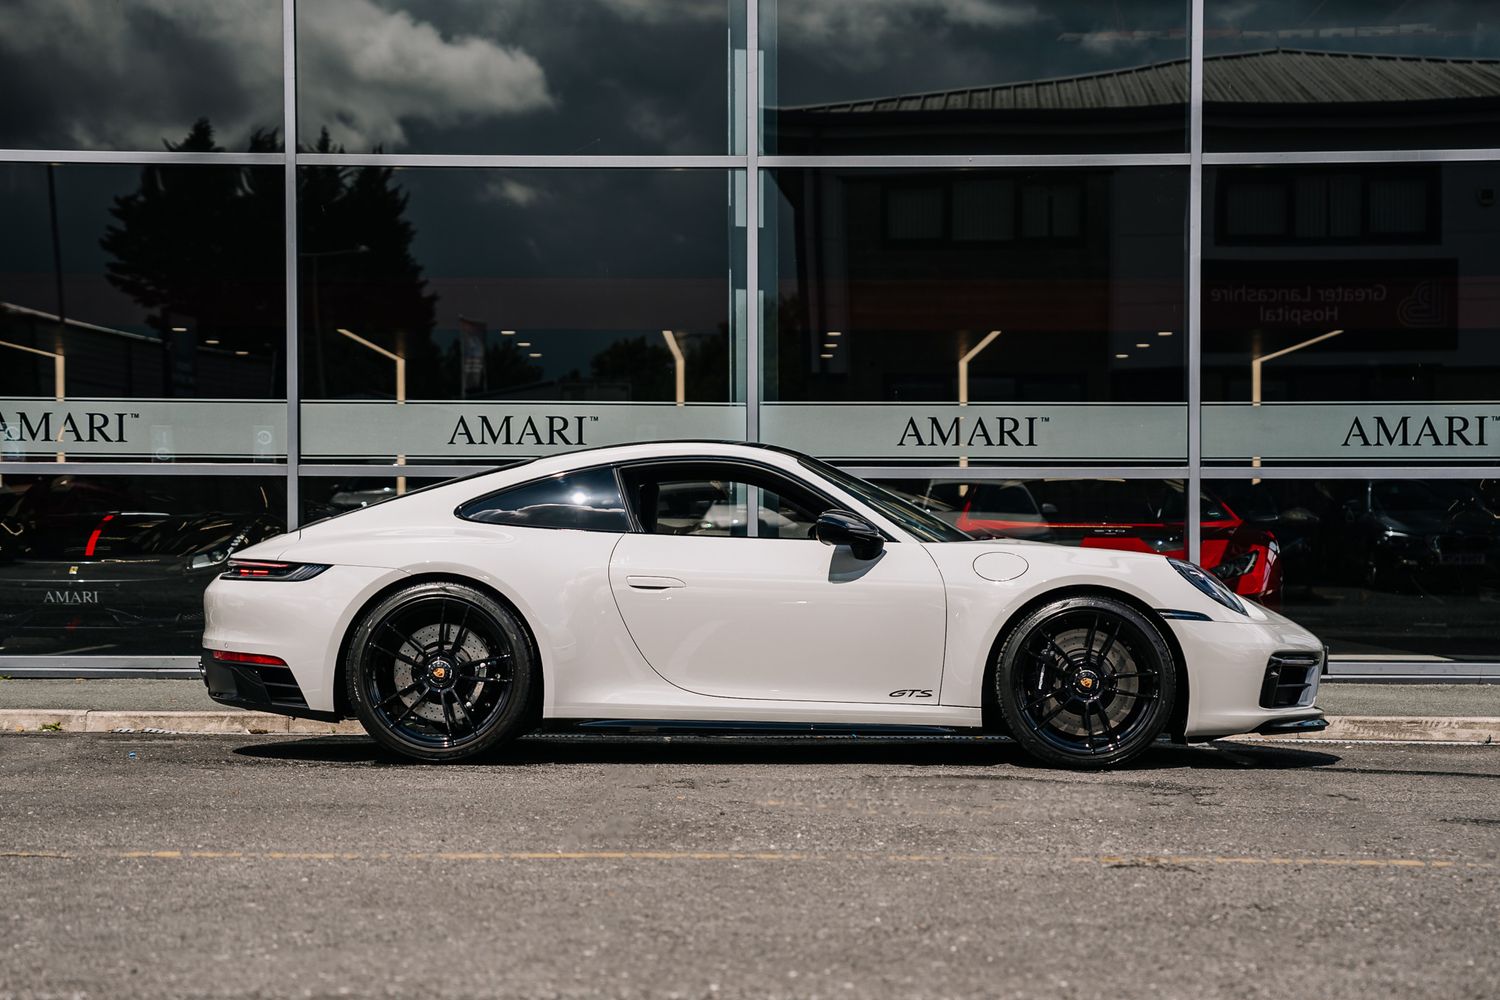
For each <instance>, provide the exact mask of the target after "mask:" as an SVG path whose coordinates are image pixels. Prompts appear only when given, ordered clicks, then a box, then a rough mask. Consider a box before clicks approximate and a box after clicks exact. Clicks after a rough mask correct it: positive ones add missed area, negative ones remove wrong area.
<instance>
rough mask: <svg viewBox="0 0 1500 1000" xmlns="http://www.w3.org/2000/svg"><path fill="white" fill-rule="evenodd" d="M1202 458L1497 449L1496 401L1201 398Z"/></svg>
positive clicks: (1491, 455)
mask: <svg viewBox="0 0 1500 1000" xmlns="http://www.w3.org/2000/svg"><path fill="white" fill-rule="evenodd" d="M1203 457H1204V458H1206V459H1216V460H1223V459H1234V460H1242V459H1252V460H1253V459H1257V458H1258V459H1262V460H1276V459H1280V460H1290V461H1299V460H1317V461H1326V462H1372V463H1382V462H1386V461H1388V460H1391V459H1396V458H1399V459H1403V460H1415V461H1419V462H1445V461H1455V460H1457V461H1465V460H1474V459H1481V460H1493V459H1495V458H1496V457H1500V405H1496V404H1495V403H1266V404H1264V405H1261V406H1255V405H1252V404H1250V403H1204V404H1203Z"/></svg>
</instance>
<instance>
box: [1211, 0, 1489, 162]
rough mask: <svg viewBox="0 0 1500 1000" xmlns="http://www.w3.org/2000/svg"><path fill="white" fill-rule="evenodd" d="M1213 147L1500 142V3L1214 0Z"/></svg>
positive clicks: (1456, 0)
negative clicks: (1255, 0)
mask: <svg viewBox="0 0 1500 1000" xmlns="http://www.w3.org/2000/svg"><path fill="white" fill-rule="evenodd" d="M1204 19H1205V28H1204V59H1203V92H1204V93H1203V128H1204V139H1203V145H1204V148H1205V149H1207V150H1281V149H1426V148H1439V149H1441V148H1447V147H1465V146H1470V147H1472V146H1495V145H1497V144H1500V139H1497V134H1500V19H1497V18H1496V11H1495V5H1494V3H1493V0H1432V2H1428V3H1423V4H1421V5H1420V6H1419V7H1416V6H1413V5H1412V4H1410V3H1408V2H1406V0H1283V2H1279V3H1271V4H1264V3H1261V4H1245V3H1237V2H1233V0H1208V2H1207V3H1206V4H1205V8H1204Z"/></svg>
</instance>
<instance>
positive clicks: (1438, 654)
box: [1203, 479, 1500, 662]
mask: <svg viewBox="0 0 1500 1000" xmlns="http://www.w3.org/2000/svg"><path fill="white" fill-rule="evenodd" d="M1208 489H1209V490H1210V491H1211V492H1213V493H1215V494H1216V495H1218V496H1220V497H1222V498H1223V503H1224V504H1225V509H1226V511H1230V512H1232V513H1231V514H1230V516H1231V518H1233V519H1236V520H1240V519H1242V520H1243V522H1244V524H1245V525H1246V526H1247V527H1253V528H1254V529H1255V531H1257V532H1259V533H1261V534H1262V535H1264V536H1267V537H1269V538H1272V539H1274V541H1275V550H1276V551H1277V553H1278V555H1279V561H1280V563H1281V566H1282V569H1283V571H1284V576H1285V600H1284V602H1283V610H1284V611H1285V613H1286V614H1287V615H1289V616H1290V617H1292V618H1294V619H1295V620H1297V621H1298V622H1300V623H1301V624H1303V625H1305V626H1307V627H1308V628H1310V629H1312V630H1313V631H1314V632H1316V633H1317V634H1318V636H1319V637H1320V638H1322V639H1323V641H1325V642H1327V643H1329V644H1330V646H1331V648H1332V652H1333V655H1335V656H1339V657H1344V658H1349V659H1366V660H1373V661H1379V660H1402V661H1418V662H1422V661H1433V662H1439V661H1442V660H1488V661H1493V660H1496V659H1500V615H1497V614H1496V613H1495V607H1496V604H1497V602H1500V481H1497V480H1494V479H1485V480H1460V479H1429V480H1415V479H1383V480H1374V481H1367V480H1354V479H1262V480H1252V479H1240V480H1220V481H1216V482H1212V483H1209V484H1208ZM1203 545H1204V554H1205V557H1206V556H1207V555H1208V548H1209V532H1208V526H1207V525H1206V524H1205V526H1204V543H1203Z"/></svg>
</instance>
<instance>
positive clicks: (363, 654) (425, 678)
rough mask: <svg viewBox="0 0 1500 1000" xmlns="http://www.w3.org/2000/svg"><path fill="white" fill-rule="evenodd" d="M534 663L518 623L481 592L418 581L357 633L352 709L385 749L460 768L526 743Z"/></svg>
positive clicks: (350, 662) (351, 658)
mask: <svg viewBox="0 0 1500 1000" xmlns="http://www.w3.org/2000/svg"><path fill="white" fill-rule="evenodd" d="M534 669H535V656H534V655H533V653H532V650H531V643H530V642H529V641H528V639H527V635H526V632H525V629H524V628H523V627H522V625H521V622H520V620H519V619H518V618H517V617H516V615H515V613H514V612H512V611H511V610H510V609H509V608H507V607H506V606H505V605H503V604H501V603H500V602H499V601H496V600H495V599H494V598H492V597H490V596H489V595H488V594H486V593H484V592H483V591H480V590H477V589H475V588H473V587H469V586H465V585H463V584H458V583H442V582H434V583H420V584H416V585H414V586H411V587H407V588H406V589H404V590H400V591H397V592H396V593H394V594H392V595H391V596H389V597H387V598H386V599H385V600H383V601H381V602H380V603H379V604H378V605H376V606H375V607H374V608H372V609H371V610H370V611H369V612H368V613H367V614H366V615H365V616H364V617H363V618H362V619H360V622H359V624H358V625H357V626H356V628H355V631H354V635H353V637H352V638H351V641H350V643H349V652H348V654H347V657H346V659H345V661H344V676H345V678H346V683H347V685H348V694H349V701H350V703H351V704H352V705H353V706H354V711H355V714H356V715H357V716H358V717H359V721H360V723H361V724H362V725H363V726H364V727H365V731H366V732H368V733H369V734H370V735H371V736H372V737H374V738H375V740H376V741H377V742H379V743H380V744H381V745H382V746H385V747H387V748H389V749H391V750H395V751H397V752H398V753H402V754H405V755H407V756H409V757H415V758H417V759H419V760H426V761H451V760H459V759H461V758H464V757H470V756H473V755H474V754H477V753H481V752H483V751H485V750H487V749H489V748H491V747H493V746H495V745H497V744H499V743H502V742H504V741H505V740H508V739H511V738H513V737H515V736H518V735H520V731H521V728H522V726H523V724H524V719H525V714H526V701H527V698H528V696H529V694H530V691H531V679H532V673H533V671H534Z"/></svg>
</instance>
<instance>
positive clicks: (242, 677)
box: [198, 649, 339, 722]
mask: <svg viewBox="0 0 1500 1000" xmlns="http://www.w3.org/2000/svg"><path fill="white" fill-rule="evenodd" d="M272 671H277V672H278V673H271V672H272ZM198 672H199V673H201V674H202V675H203V683H204V684H205V685H206V686H207V687H208V696H209V697H210V698H212V699H213V700H214V701H216V702H218V703H219V704H221V705H229V706H231V707H233V708H245V709H250V710H252V711H256V712H274V713H276V714H277V715H290V716H294V717H295V718H298V719H317V720H318V721H320V722H338V721H339V715H338V714H337V713H335V712H320V711H317V710H315V709H310V708H308V707H307V699H306V698H305V697H303V695H302V689H301V688H300V687H298V686H297V683H296V681H295V679H292V678H291V672H290V671H288V670H286V668H284V667H281V668H276V667H270V668H267V667H259V666H255V665H251V664H244V663H224V662H223V661H221V660H216V659H214V655H213V651H212V650H208V649H205V650H204V651H203V656H202V657H201V658H200V659H199V660H198ZM283 673H284V676H283V675H282V674H283Z"/></svg>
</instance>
